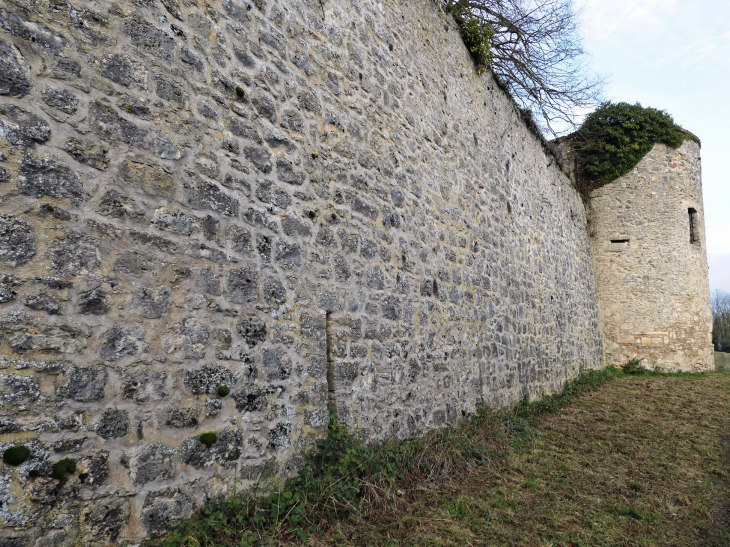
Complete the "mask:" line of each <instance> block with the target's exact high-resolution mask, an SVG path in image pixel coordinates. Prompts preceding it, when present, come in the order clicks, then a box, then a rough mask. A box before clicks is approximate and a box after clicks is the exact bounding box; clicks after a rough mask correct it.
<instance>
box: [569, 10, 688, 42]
mask: <svg viewBox="0 0 730 547" xmlns="http://www.w3.org/2000/svg"><path fill="white" fill-rule="evenodd" d="M678 9H679V1H678V0H641V1H638V2H637V0H587V1H586V3H585V7H584V8H583V11H582V14H581V17H582V20H583V27H584V29H585V35H586V38H587V39H589V40H591V41H593V40H608V39H609V38H613V39H616V38H618V36H615V35H621V34H636V33H638V35H639V36H641V37H643V38H646V37H647V36H648V35H651V34H655V33H661V32H662V31H663V29H664V28H665V27H666V26H667V20H668V19H670V18H674V17H676V12H677V10H678Z"/></svg>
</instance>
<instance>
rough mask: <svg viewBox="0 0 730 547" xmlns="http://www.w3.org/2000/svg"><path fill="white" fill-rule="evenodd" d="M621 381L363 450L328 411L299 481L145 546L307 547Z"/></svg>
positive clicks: (238, 501)
mask: <svg viewBox="0 0 730 547" xmlns="http://www.w3.org/2000/svg"><path fill="white" fill-rule="evenodd" d="M621 374H622V373H621V371H620V370H619V369H615V368H608V369H606V370H601V371H589V372H586V373H584V374H582V375H581V376H580V377H578V378H576V379H575V380H573V381H571V382H568V384H566V387H565V389H564V390H563V391H562V392H561V393H558V394H555V395H552V396H549V397H546V398H545V399H543V400H542V401H538V402H532V403H530V402H527V401H524V402H523V403H522V404H520V405H519V406H518V407H516V408H514V409H512V410H511V411H507V412H502V413H495V412H493V411H492V410H491V409H489V407H487V406H486V405H479V406H478V407H477V409H476V412H474V413H469V412H465V413H462V414H463V415H465V418H464V419H463V420H462V421H461V422H460V423H459V424H458V425H455V426H446V427H444V428H441V429H437V430H433V431H430V432H428V433H425V434H422V433H420V432H416V433H414V435H413V436H412V437H410V438H408V439H406V440H405V441H403V442H392V441H390V442H389V441H384V442H381V443H378V444H375V445H366V444H365V443H363V442H362V441H361V440H360V439H358V438H357V437H355V436H354V435H352V434H351V433H350V432H349V430H348V428H347V425H346V424H341V423H339V422H338V421H337V417H336V414H335V413H334V412H331V413H330V423H329V435H328V437H327V438H325V439H322V440H320V441H318V442H317V445H316V448H315V450H314V451H313V452H312V453H310V454H309V455H308V456H307V459H306V463H305V464H304V467H303V468H302V470H301V471H300V472H299V475H298V477H296V478H295V479H293V480H292V481H290V482H289V483H288V484H286V486H285V487H284V488H280V489H279V490H277V491H273V492H272V491H270V490H263V489H260V488H254V489H253V490H252V491H250V492H248V493H246V494H244V495H243V496H241V495H237V496H232V497H231V498H229V499H228V501H226V502H224V503H220V504H216V505H211V506H208V507H205V508H204V509H201V510H199V511H198V513H197V514H196V516H195V518H193V520H191V521H187V522H184V523H182V524H181V525H179V526H177V527H176V528H175V530H173V531H171V533H170V536H168V537H167V538H165V539H164V540H162V541H159V540H157V541H155V542H154V543H152V542H148V543H145V544H144V545H147V546H149V547H151V545H155V546H157V547H179V546H180V545H221V546H223V545H241V546H247V547H252V546H253V545H259V544H261V543H259V542H260V540H261V538H262V537H265V536H267V535H271V534H277V533H281V532H282V531H285V532H286V534H288V535H289V536H291V537H293V538H294V539H297V540H299V541H305V540H306V534H307V532H316V531H322V530H325V529H329V528H330V527H331V526H332V525H333V524H334V523H336V522H338V521H344V520H347V519H348V517H350V516H352V515H359V516H366V515H368V514H371V513H373V512H377V511H378V510H379V509H380V508H383V507H385V506H386V505H387V506H391V507H392V506H401V504H404V503H407V498H408V494H407V493H406V492H408V491H409V490H411V489H414V488H422V487H423V485H424V483H427V482H431V481H443V480H449V478H451V477H454V476H456V475H457V474H459V473H463V472H466V471H468V470H470V469H477V468H480V467H482V466H488V465H491V464H492V462H493V461H494V460H495V459H496V458H499V457H500V454H501V453H502V451H503V450H504V445H505V443H506V442H509V443H511V444H512V445H513V446H515V445H520V446H523V447H526V446H528V445H529V443H531V442H532V441H533V440H534V439H535V438H536V437H535V436H536V433H535V429H534V422H535V420H536V419H537V416H538V415H539V414H540V413H541V412H555V411H557V410H559V409H561V408H563V407H564V406H566V405H567V404H569V403H570V402H571V401H572V400H573V399H575V397H577V396H579V395H581V394H582V393H584V392H586V391H592V390H595V389H597V388H598V387H599V386H600V385H602V384H603V383H605V382H607V381H610V380H612V379H613V378H615V377H616V376H620V375H621ZM201 442H202V436H201ZM403 507H404V508H405V506H403Z"/></svg>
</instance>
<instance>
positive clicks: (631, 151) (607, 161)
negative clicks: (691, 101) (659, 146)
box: [565, 103, 696, 190]
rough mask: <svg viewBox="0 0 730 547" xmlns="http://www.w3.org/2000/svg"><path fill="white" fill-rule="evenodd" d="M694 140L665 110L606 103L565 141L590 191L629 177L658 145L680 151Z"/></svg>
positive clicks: (584, 183) (637, 104)
mask: <svg viewBox="0 0 730 547" xmlns="http://www.w3.org/2000/svg"><path fill="white" fill-rule="evenodd" d="M687 138H696V137H693V136H692V135H691V134H690V133H688V132H686V131H684V130H683V129H682V128H681V127H679V126H678V125H677V124H675V123H674V120H673V119H672V117H671V116H670V115H669V114H667V113H666V112H665V111H663V110H657V109H656V108H645V107H643V106H641V105H640V104H639V103H636V104H629V103H604V104H602V105H601V106H600V107H599V108H598V109H597V110H596V111H595V112H593V113H592V114H589V115H588V117H587V118H586V120H585V122H583V125H582V126H581V127H580V129H578V131H576V132H575V133H573V134H572V135H570V136H568V137H566V139H565V141H567V143H568V144H569V146H570V148H571V149H572V150H573V152H574V153H575V155H576V157H577V158H578V160H579V177H580V178H581V179H582V184H583V185H584V186H586V188H587V189H588V190H593V189H595V188H600V187H601V186H603V185H605V184H608V183H609V182H613V181H614V180H616V179H617V178H619V177H622V176H623V175H625V174H627V173H629V172H630V171H631V170H632V169H633V168H634V167H636V165H637V164H638V163H639V162H640V161H641V159H642V158H643V157H644V156H645V155H646V154H647V153H648V152H649V151H650V150H651V149H652V147H653V146H654V145H655V144H656V143H663V144H666V145H667V146H671V147H672V148H679V147H680V146H681V145H682V142H683V141H684V140H685V139H687Z"/></svg>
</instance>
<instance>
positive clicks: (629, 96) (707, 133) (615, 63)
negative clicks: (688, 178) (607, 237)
mask: <svg viewBox="0 0 730 547" xmlns="http://www.w3.org/2000/svg"><path fill="white" fill-rule="evenodd" d="M581 2H582V3H583V6H584V7H583V11H582V12H581V19H582V23H583V24H582V28H583V35H584V44H585V48H586V51H587V52H588V53H589V54H590V56H591V58H590V64H591V66H592V67H593V68H594V70H595V71H596V72H598V73H600V74H604V75H607V76H608V78H609V81H608V85H607V86H606V98H607V99H609V100H612V101H626V102H629V103H635V102H640V103H641V104H642V106H651V107H654V108H659V109H661V110H666V111H667V112H669V113H670V114H671V115H672V116H673V117H674V121H675V122H677V123H678V124H679V125H681V126H682V127H684V128H686V129H688V130H690V131H692V132H693V133H695V134H696V135H697V136H698V137H699V138H700V140H701V141H702V178H703V181H702V182H703V193H704V205H705V227H706V230H707V254H708V258H709V261H710V286H711V288H712V289H713V290H714V289H722V290H725V291H728V292H730V1H728V0H576V4H577V5H578V6H580V5H581Z"/></svg>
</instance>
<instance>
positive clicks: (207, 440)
mask: <svg viewBox="0 0 730 547" xmlns="http://www.w3.org/2000/svg"><path fill="white" fill-rule="evenodd" d="M217 441H218V435H216V434H215V433H203V434H202V435H201V436H200V442H201V443H203V444H204V445H205V446H207V447H208V448H210V447H211V446H213V445H214V444H215V443H216V442H217Z"/></svg>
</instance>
